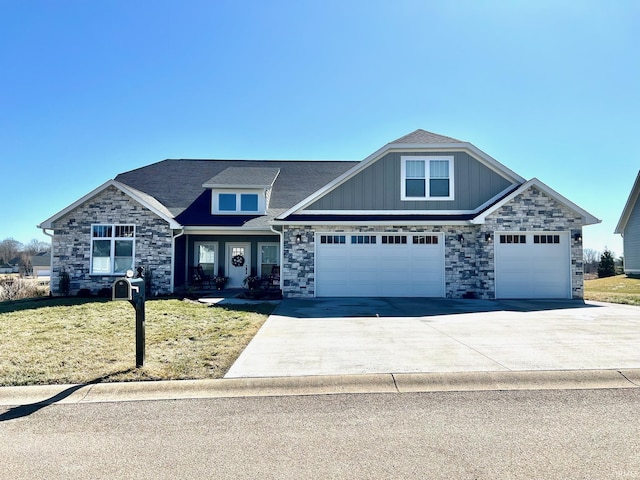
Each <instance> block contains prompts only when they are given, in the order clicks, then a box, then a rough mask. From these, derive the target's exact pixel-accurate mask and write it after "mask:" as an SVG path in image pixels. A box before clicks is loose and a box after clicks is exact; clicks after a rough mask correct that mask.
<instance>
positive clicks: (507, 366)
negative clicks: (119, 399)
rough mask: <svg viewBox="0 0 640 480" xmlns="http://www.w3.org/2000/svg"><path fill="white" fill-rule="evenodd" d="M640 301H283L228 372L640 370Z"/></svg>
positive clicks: (242, 374) (274, 374)
mask: <svg viewBox="0 0 640 480" xmlns="http://www.w3.org/2000/svg"><path fill="white" fill-rule="evenodd" d="M638 352H640V307H634V306H626V305H613V304H605V303H597V302H582V301H575V300H572V301H569V300H511V301H493V300H457V299H456V300H450V299H418V298H322V299H285V300H283V301H282V303H281V304H280V305H279V306H278V307H277V308H276V310H275V311H274V313H273V314H272V315H271V316H270V317H269V318H268V320H267V321H266V322H265V324H264V325H263V327H262V328H261V329H260V331H259V332H258V333H257V335H256V336H255V337H254V339H253V340H252V341H251V342H250V343H249V345H248V346H247V348H246V349H245V351H244V352H243V353H242V354H241V355H240V357H239V358H238V360H237V361H236V362H235V363H234V365H233V366H232V367H231V369H230V370H229V372H228V373H227V375H226V376H225V378H247V377H279V376H307V375H343V374H367V373H426V372H474V371H528V370H581V369H585V370H592V369H635V368H640V355H639V354H638Z"/></svg>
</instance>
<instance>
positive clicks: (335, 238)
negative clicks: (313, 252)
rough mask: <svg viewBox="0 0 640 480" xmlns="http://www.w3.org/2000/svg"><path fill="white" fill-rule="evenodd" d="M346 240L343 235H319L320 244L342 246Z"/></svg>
mask: <svg viewBox="0 0 640 480" xmlns="http://www.w3.org/2000/svg"><path fill="white" fill-rule="evenodd" d="M346 240H347V238H346V236H345V235H320V243H330V244H343V243H346Z"/></svg>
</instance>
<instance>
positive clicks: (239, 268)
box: [227, 243, 251, 288]
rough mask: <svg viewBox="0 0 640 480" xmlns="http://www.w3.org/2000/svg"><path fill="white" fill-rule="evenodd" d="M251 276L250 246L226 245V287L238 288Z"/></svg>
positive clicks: (239, 244) (244, 244)
mask: <svg viewBox="0 0 640 480" xmlns="http://www.w3.org/2000/svg"><path fill="white" fill-rule="evenodd" d="M250 274H251V244H249V243H228V244H227V276H228V277H229V282H228V283H227V287H229V288H240V287H242V286H243V285H242V282H243V281H244V279H245V278H247V277H248V276H249V275H250Z"/></svg>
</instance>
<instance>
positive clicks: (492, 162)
mask: <svg viewBox="0 0 640 480" xmlns="http://www.w3.org/2000/svg"><path fill="white" fill-rule="evenodd" d="M393 151H400V152H411V151H414V152H415V151H419V152H452V151H464V152H466V153H468V154H469V155H470V156H472V157H473V158H475V159H476V160H478V161H479V162H480V163H482V164H483V165H485V166H486V167H487V168H489V169H491V170H493V171H494V172H497V173H498V174H500V175H501V176H503V177H504V178H506V179H507V180H508V181H510V182H511V183H512V185H514V186H515V185H519V184H522V183H524V181H525V179H524V178H523V177H521V176H520V175H518V174H517V173H515V172H514V171H512V170H511V169H509V168H507V167H506V166H504V165H502V164H501V163H500V162H498V161H497V160H496V159H494V158H493V157H491V156H490V155H487V154H486V153H484V152H483V151H482V150H480V149H479V148H477V147H475V146H474V145H472V144H470V143H469V142H461V141H460V140H456V139H454V138H451V137H445V136H443V135H438V134H436V133H432V132H427V131H426V130H421V129H418V130H416V131H414V132H412V133H410V134H408V135H405V136H404V137H400V138H399V139H397V140H394V141H393V142H391V143H387V144H386V145H385V146H384V147H382V148H380V149H379V150H377V151H376V152H374V153H372V154H371V155H369V156H368V157H367V158H365V159H364V160H362V161H361V162H359V163H357V164H356V165H354V166H353V167H352V168H351V169H350V170H348V171H346V172H345V173H344V174H342V175H340V176H339V177H338V178H336V179H334V180H333V181H331V182H330V183H328V184H326V185H323V186H322V188H320V189H318V190H316V191H315V192H314V193H312V194H311V195H309V196H307V197H306V198H305V199H304V200H302V201H301V202H299V203H297V204H296V205H294V206H293V207H291V208H289V209H288V210H287V211H286V212H284V213H283V214H282V215H279V216H278V217H277V219H278V220H283V219H285V218H287V217H288V216H289V215H293V214H297V213H299V212H300V210H302V209H304V208H305V207H307V206H309V205H311V204H312V203H313V202H315V201H316V200H318V199H319V198H320V197H322V196H324V195H326V194H327V193H329V192H331V191H332V190H334V189H336V188H337V187H339V186H340V185H342V184H343V183H345V182H346V181H347V180H349V179H350V178H352V177H354V176H355V175H357V174H358V173H359V172H361V171H362V170H364V169H365V168H367V167H368V166H369V165H371V164H372V163H374V162H376V161H378V160H380V159H381V158H382V157H383V156H385V155H386V154H387V153H389V152H393Z"/></svg>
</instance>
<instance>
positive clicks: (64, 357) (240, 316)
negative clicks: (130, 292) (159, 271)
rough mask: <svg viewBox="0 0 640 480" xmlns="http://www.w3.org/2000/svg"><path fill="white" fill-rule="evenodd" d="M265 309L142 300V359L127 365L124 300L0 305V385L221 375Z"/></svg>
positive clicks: (129, 336) (129, 342)
mask: <svg viewBox="0 0 640 480" xmlns="http://www.w3.org/2000/svg"><path fill="white" fill-rule="evenodd" d="M272 310H273V305H267V304H260V305H252V306H237V307H234V308H233V309H232V308H223V307H218V306H215V307H208V306H205V305H202V304H199V303H195V302H189V301H183V300H149V301H147V303H146V328H145V332H146V358H145V365H144V367H142V368H139V369H136V368H135V311H134V309H133V307H132V306H131V305H130V304H129V303H128V302H109V301H104V300H96V299H92V300H87V299H51V300H40V301H24V302H10V303H9V302H5V303H4V304H0V351H1V352H2V355H1V356H0V385H3V386H7V385H34V384H62V383H89V382H93V381H96V380H99V381H132V380H179V379H194V378H221V377H222V376H224V374H225V373H226V371H227V370H228V369H229V367H230V366H231V365H232V363H233V362H234V361H235V359H236V358H237V357H238V355H239V354H240V353H241V352H242V350H243V349H244V348H245V346H246V345H247V344H248V343H249V341H250V340H251V338H253V336H254V335H255V333H256V332H257V331H258V329H259V328H260V326H262V324H263V323H264V321H265V320H266V318H267V316H268V314H269V313H270V312H271V311H272Z"/></svg>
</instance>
